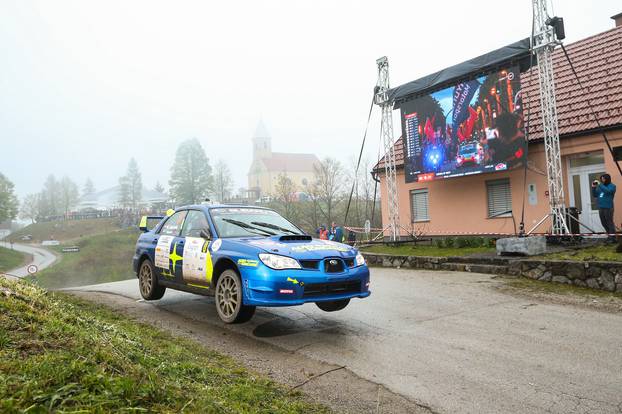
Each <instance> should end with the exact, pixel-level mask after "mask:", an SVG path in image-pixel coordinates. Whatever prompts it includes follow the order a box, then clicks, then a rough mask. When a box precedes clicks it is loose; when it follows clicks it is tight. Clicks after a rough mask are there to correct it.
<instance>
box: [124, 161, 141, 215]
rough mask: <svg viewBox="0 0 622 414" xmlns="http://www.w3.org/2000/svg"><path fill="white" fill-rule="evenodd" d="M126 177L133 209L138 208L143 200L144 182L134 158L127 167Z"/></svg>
mask: <svg viewBox="0 0 622 414" xmlns="http://www.w3.org/2000/svg"><path fill="white" fill-rule="evenodd" d="M126 177H127V182H128V185H129V191H130V204H131V206H132V208H137V207H138V205H139V204H140V202H141V201H142V198H143V180H142V175H141V174H140V170H139V169H138V164H137V163H136V160H135V159H134V158H132V159H130V163H129V164H128V166H127V174H126Z"/></svg>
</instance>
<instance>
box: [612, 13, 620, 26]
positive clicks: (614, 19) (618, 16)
mask: <svg viewBox="0 0 622 414" xmlns="http://www.w3.org/2000/svg"><path fill="white" fill-rule="evenodd" d="M611 18H612V19H613V21H614V22H616V27H620V26H622V13H618V14H616V15H615V16H611Z"/></svg>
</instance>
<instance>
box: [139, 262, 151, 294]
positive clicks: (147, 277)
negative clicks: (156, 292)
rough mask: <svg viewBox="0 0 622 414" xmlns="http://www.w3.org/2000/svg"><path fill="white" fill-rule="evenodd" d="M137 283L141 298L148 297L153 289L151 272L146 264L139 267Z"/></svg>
mask: <svg viewBox="0 0 622 414" xmlns="http://www.w3.org/2000/svg"><path fill="white" fill-rule="evenodd" d="M138 281H139V283H140V293H141V295H142V296H143V297H148V296H149V294H150V293H151V289H152V287H153V271H152V270H151V266H149V264H148V263H147V262H143V264H142V265H141V266H140V274H139V278H138Z"/></svg>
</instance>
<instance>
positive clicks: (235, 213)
mask: <svg viewBox="0 0 622 414" xmlns="http://www.w3.org/2000/svg"><path fill="white" fill-rule="evenodd" d="M210 214H211V216H212V221H213V222H214V226H215V227H216V231H217V232H218V237H223V238H227V237H247V236H264V237H269V236H276V235H284V234H304V233H303V232H302V231H301V230H300V229H299V228H298V227H296V226H294V225H293V224H292V223H290V222H289V221H287V220H286V219H285V218H283V217H282V216H281V215H279V214H278V213H277V212H275V211H272V210H264V209H259V208H237V207H236V208H232V207H227V208H213V209H211V210H210Z"/></svg>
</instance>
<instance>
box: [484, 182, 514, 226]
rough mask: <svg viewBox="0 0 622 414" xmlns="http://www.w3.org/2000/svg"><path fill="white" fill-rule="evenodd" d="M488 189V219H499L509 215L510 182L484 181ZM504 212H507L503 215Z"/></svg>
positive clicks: (510, 206)
mask: <svg viewBox="0 0 622 414" xmlns="http://www.w3.org/2000/svg"><path fill="white" fill-rule="evenodd" d="M486 187H487V189H488V217H493V216H494V217H501V216H509V215H511V212H509V211H510V210H512V191H511V189H510V180H509V179H507V178H506V179H502V180H494V181H486ZM504 212H507V213H505V214H503V213H504Z"/></svg>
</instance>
